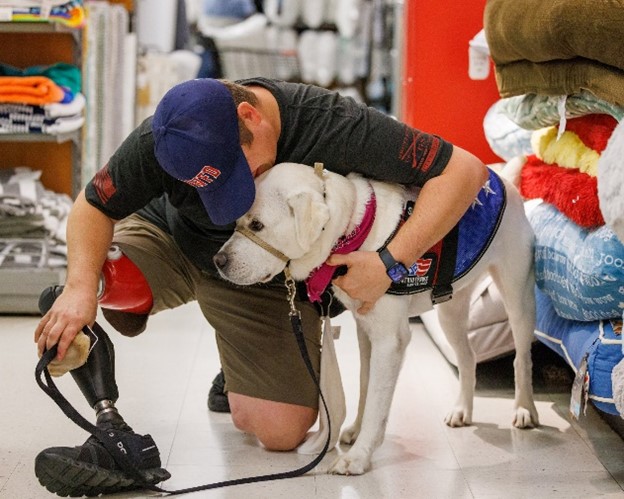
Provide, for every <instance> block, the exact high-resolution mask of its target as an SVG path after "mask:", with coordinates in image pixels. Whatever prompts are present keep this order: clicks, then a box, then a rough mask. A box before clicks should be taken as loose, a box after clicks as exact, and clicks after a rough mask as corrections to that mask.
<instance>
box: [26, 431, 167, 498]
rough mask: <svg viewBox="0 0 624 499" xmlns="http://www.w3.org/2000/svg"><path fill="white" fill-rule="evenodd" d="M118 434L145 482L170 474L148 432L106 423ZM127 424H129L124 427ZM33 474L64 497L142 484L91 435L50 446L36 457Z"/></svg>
mask: <svg viewBox="0 0 624 499" xmlns="http://www.w3.org/2000/svg"><path fill="white" fill-rule="evenodd" d="M100 428H102V429H111V428H112V429H114V430H115V432H116V433H117V434H118V435H119V436H120V440H121V441H122V442H123V445H124V447H125V448H126V449H127V450H128V457H130V458H131V459H133V462H134V464H135V466H136V467H137V468H138V469H139V470H140V473H141V476H142V477H143V480H144V481H145V483H147V484H149V485H156V484H157V483H160V482H162V481H164V480H167V479H168V478H170V477H171V475H170V474H169V472H168V471H167V470H165V469H163V468H161V467H160V453H159V452H158V448H157V447H156V444H155V443H154V440H153V439H152V437H151V436H150V435H138V434H136V433H134V432H132V430H129V431H122V430H120V429H118V428H113V427H112V426H111V425H110V424H108V428H107V427H106V426H100ZM127 428H129V427H127ZM35 475H36V476H37V478H38V479H39V483H41V485H43V486H44V487H45V488H46V489H48V490H49V491H50V492H52V493H55V494H58V495H59V496H63V497H67V496H69V497H80V496H97V495H100V494H113V493H116V492H125V491H129V490H136V489H140V488H142V484H141V483H138V482H137V480H136V479H135V478H134V477H133V476H132V475H130V474H128V473H126V472H124V471H122V470H121V468H120V467H119V466H118V465H117V463H116V462H115V460H114V459H113V457H112V456H111V454H110V453H109V452H108V451H107V450H106V449H105V448H104V445H103V444H102V443H101V442H100V441H99V440H98V439H97V438H96V437H94V436H91V437H89V438H88V439H87V441H86V442H85V443H84V444H83V445H80V446H78V447H50V448H49V449H45V450H43V451H41V452H40V453H39V454H38V455H37V457H36V458H35Z"/></svg>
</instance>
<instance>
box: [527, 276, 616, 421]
mask: <svg viewBox="0 0 624 499" xmlns="http://www.w3.org/2000/svg"><path fill="white" fill-rule="evenodd" d="M535 298H536V305H537V323H536V330H535V335H536V337H537V338H538V339H539V340H540V341H541V342H542V343H544V344H545V345H547V346H548V347H550V348H551V349H552V350H554V351H555V352H556V353H558V354H559V355H560V356H561V357H563V359H564V360H565V361H566V362H567V363H568V364H569V365H570V367H572V369H574V370H575V371H576V370H577V369H578V368H579V366H580V365H581V362H582V360H583V358H584V357H586V356H587V372H588V373H589V400H591V401H592V403H593V404H594V405H595V406H596V407H597V408H598V409H600V410H601V411H603V412H606V413H609V414H615V415H617V416H619V415H620V414H619V413H618V411H617V409H616V408H615V404H614V401H613V390H612V385H611V372H612V371H613V368H614V367H615V366H616V365H617V364H618V363H619V362H620V361H621V360H622V321H621V320H619V319H614V320H603V321H589V322H586V321H585V322H584V321H575V320H569V319H564V318H563V317H561V316H559V315H558V314H557V312H556V310H555V307H554V302H553V301H552V300H551V299H550V298H549V297H548V296H546V295H545V294H544V293H542V292H541V291H540V290H539V289H538V288H536V289H535Z"/></svg>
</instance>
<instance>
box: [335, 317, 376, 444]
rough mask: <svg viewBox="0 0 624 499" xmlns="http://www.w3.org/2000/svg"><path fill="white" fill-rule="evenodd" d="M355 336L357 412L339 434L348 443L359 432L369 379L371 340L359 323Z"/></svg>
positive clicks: (342, 440)
mask: <svg viewBox="0 0 624 499" xmlns="http://www.w3.org/2000/svg"><path fill="white" fill-rule="evenodd" d="M357 337H358V345H359V348H360V399H359V403H358V412H357V416H356V418H355V421H354V422H353V424H351V425H350V426H348V427H347V428H345V429H344V430H343V432H342V433H341V435H340V442H342V443H343V444H348V445H351V444H353V443H354V442H355V440H356V439H357V437H358V435H359V434H360V429H361V428H362V417H363V415H364V408H365V407H366V394H367V389H368V380H369V379H370V358H371V342H370V339H369V338H368V334H367V333H366V331H364V328H363V327H360V326H359V325H358V328H357Z"/></svg>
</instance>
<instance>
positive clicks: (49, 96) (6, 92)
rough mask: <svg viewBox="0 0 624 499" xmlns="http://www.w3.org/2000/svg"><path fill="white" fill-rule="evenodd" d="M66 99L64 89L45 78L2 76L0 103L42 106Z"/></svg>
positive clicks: (0, 81)
mask: <svg viewBox="0 0 624 499" xmlns="http://www.w3.org/2000/svg"><path fill="white" fill-rule="evenodd" d="M64 98H65V92H64V91H63V89H62V88H61V87H59V86H58V85H57V84H56V83H54V82H53V81H52V80H51V79H50V78H47V77H45V76H0V102H20V103H22V104H36V105H42V104H49V103H52V102H61V101H62V100H63V99H64Z"/></svg>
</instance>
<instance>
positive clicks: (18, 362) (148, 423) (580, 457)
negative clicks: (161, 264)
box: [0, 305, 624, 499]
mask: <svg viewBox="0 0 624 499" xmlns="http://www.w3.org/2000/svg"><path fill="white" fill-rule="evenodd" d="M36 322H37V318H35V317H10V316H4V317H2V316H0V498H3V499H5V498H6V499H23V498H26V499H31V498H32V499H35V498H40V497H51V494H48V493H47V492H46V491H45V489H43V488H42V487H40V486H39V484H38V482H37V480H36V478H35V476H34V473H33V462H34V458H35V456H36V454H37V453H38V452H39V451H40V450H41V449H43V448H45V447H49V446H55V445H75V444H78V443H81V442H82V441H83V440H84V439H85V438H86V434H85V433H84V432H83V431H82V430H81V429H79V428H78V427H76V426H74V425H73V424H72V423H71V422H70V421H69V420H68V419H66V418H65V416H64V415H63V414H62V413H61V412H60V411H59V410H58V409H57V408H56V406H55V405H54V404H53V402H52V401H51V400H50V399H48V397H47V396H46V395H45V394H44V393H43V392H42V391H41V390H40V389H39V388H38V387H37V385H36V383H35V380H34V366H35V362H36V356H35V349H34V344H33V343H32V332H33V330H34V327H35V324H36ZM335 322H336V323H339V324H341V325H342V326H343V332H342V336H341V338H340V340H339V341H338V342H337V350H338V356H339V360H340V364H341V368H342V371H343V376H344V384H345V389H346V390H347V393H348V394H350V395H348V397H347V404H348V416H347V418H348V420H351V419H352V417H354V411H355V407H356V404H357V401H356V395H355V394H356V393H357V379H358V378H357V376H358V375H357V369H358V362H359V361H358V355H357V351H356V339H355V334H354V332H353V322H352V320H351V318H350V316H348V315H342V316H340V317H339V318H337V319H336V320H335ZM101 323H102V325H104V326H105V327H106V323H105V322H104V321H101ZM107 330H108V331H109V332H111V336H112V337H113V339H114V341H115V344H116V352H117V380H118V383H119V385H120V388H121V398H120V400H119V403H118V407H119V408H120V410H121V412H122V414H123V415H124V417H125V418H126V419H127V421H128V422H129V423H130V424H131V425H133V426H134V427H135V428H136V429H138V430H140V431H141V432H143V433H151V435H152V436H153V437H154V438H155V440H156V442H157V443H158V446H159V448H160V450H161V453H162V457H163V461H164V465H165V466H166V468H167V469H168V470H169V471H170V472H171V473H172V475H173V477H172V478H171V479H170V480H169V481H168V482H166V483H165V484H164V486H165V487H166V488H169V489H175V488H181V487H188V486H194V485H198V484H202V483H210V482H216V481H221V480H226V479H231V478H239V477H246V476H250V475H255V474H267V473H276V472H279V471H286V470H291V469H295V468H297V467H299V466H302V465H304V464H306V463H307V462H309V461H310V460H311V458H310V457H309V456H300V455H297V454H295V453H270V452H266V451H264V450H262V449H261V448H259V447H258V446H257V445H256V444H255V442H254V441H253V439H251V438H249V437H248V436H246V435H244V434H242V433H240V432H238V431H236V430H235V429H234V428H233V426H232V424H231V423H230V420H229V416H228V415H225V414H214V413H210V412H208V410H207V409H206V394H207V391H208V388H209V385H210V381H211V380H212V378H213V377H214V375H215V374H216V372H217V369H218V362H217V360H216V359H217V356H216V347H215V342H214V338H213V335H212V330H211V329H210V328H209V327H208V326H207V325H206V324H204V323H203V321H202V319H201V317H200V315H199V312H198V309H197V308H196V306H195V305H188V306H185V307H182V308H180V309H177V310H175V311H170V312H164V313H162V314H160V315H159V316H156V317H154V318H152V320H151V323H150V328H149V332H148V333H146V334H143V335H142V336H140V337H138V338H134V339H128V338H122V337H120V336H119V335H117V334H116V333H114V331H112V330H111V328H110V327H108V328H107ZM58 385H59V387H60V388H61V390H62V391H63V392H64V393H65V394H66V396H67V397H68V398H69V399H70V400H71V401H72V402H74V403H75V405H76V406H77V407H78V408H79V409H80V410H81V411H82V413H83V414H85V415H88V416H89V417H90V416H91V413H90V410H89V409H88V408H86V407H85V406H86V403H84V402H83V400H84V399H82V397H81V395H80V393H79V392H78V390H77V388H76V387H75V385H74V384H73V381H72V380H71V378H70V377H69V376H66V377H64V378H61V379H60V380H58ZM456 385H457V379H456V374H455V371H454V369H453V368H452V367H450V365H449V364H448V363H447V362H446V361H445V360H444V358H443V357H442V356H441V354H440V353H439V352H438V350H437V349H436V347H435V346H434V345H433V343H432V342H431V340H430V339H429V337H428V336H427V334H426V333H425V332H424V331H423V330H422V327H421V326H420V325H414V331H413V338H412V341H411V344H410V346H409V350H408V354H407V358H406V361H405V364H404V367H403V371H402V373H401V376H400V379H399V384H398V387H397V393H396V396H395V400H394V404H393V407H392V411H391V415H390V421H389V424H388V431H387V435H386V440H385V442H384V443H383V445H382V447H381V448H380V449H379V450H378V451H377V453H376V454H375V456H374V459H373V468H372V470H371V471H370V472H369V473H367V474H365V475H363V476H359V477H353V476H352V477H342V476H331V475H327V474H325V473H324V470H326V468H327V466H328V464H329V462H330V461H331V460H332V459H333V456H334V455H335V454H334V453H335V452H337V451H335V450H334V451H333V452H332V453H331V454H330V455H328V457H326V459H325V460H323V462H322V463H321V464H320V465H319V466H318V468H317V469H316V470H314V471H313V472H311V473H309V474H308V475H306V476H304V477H299V478H294V479H289V480H280V481H271V482H264V483H259V484H249V485H242V486H235V487H229V488H225V489H218V490H212V491H205V492H199V493H195V494H190V495H189V496H188V497H206V498H228V499H238V498H241V499H247V498H248V497H257V498H301V499H307V498H323V499H329V498H342V499H356V498H361V499H380V498H392V499H395V498H426V499H430V498H440V499H447V498H453V499H455V498H500V497H505V498H524V497H529V498H551V497H565V498H568V499H569V498H593V497H624V492H623V486H624V442H623V441H622V440H621V439H620V438H619V437H618V436H617V435H616V434H615V433H614V432H613V431H612V430H611V429H610V428H609V427H608V426H607V425H606V424H605V423H604V422H603V421H602V420H601V419H600V418H599V417H598V416H597V414H596V413H595V412H594V411H593V410H591V409H590V410H589V411H588V413H587V417H586V418H585V419H583V420H581V421H580V422H579V423H577V422H573V421H571V420H570V418H569V416H568V413H567V404H568V396H567V394H566V393H557V394H548V393H546V394H545V393H540V394H538V396H537V407H538V410H539V412H540V417H541V423H542V426H541V427H540V428H539V429H535V430H517V429H514V428H512V427H511V425H510V420H511V417H510V413H511V405H512V393H511V390H510V389H508V388H505V389H503V390H493V389H487V390H485V389H479V390H478V392H477V399H476V401H475V411H474V424H473V425H472V426H470V427H466V428H461V429H451V428H447V427H446V426H445V425H444V423H443V422H442V419H443V416H444V414H445V413H446V410H447V409H448V408H449V407H450V405H451V403H452V402H453V400H454V394H455V389H456ZM153 496H155V494H153V493H145V492H143V493H133V494H118V495H116V496H115V497H120V498H126V497H153Z"/></svg>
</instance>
